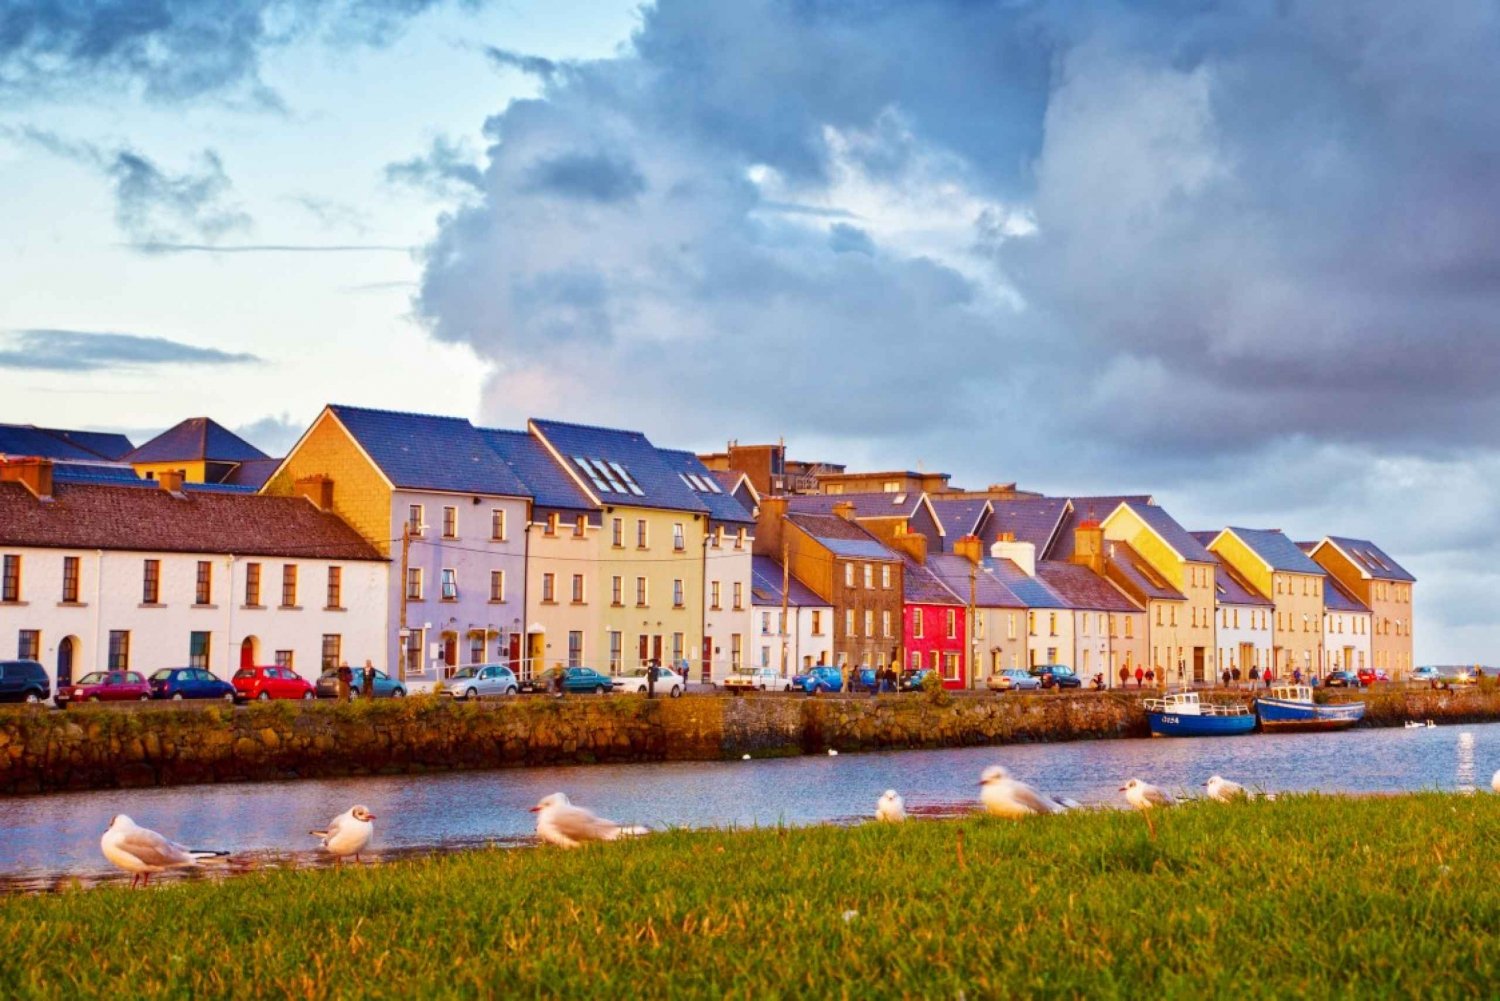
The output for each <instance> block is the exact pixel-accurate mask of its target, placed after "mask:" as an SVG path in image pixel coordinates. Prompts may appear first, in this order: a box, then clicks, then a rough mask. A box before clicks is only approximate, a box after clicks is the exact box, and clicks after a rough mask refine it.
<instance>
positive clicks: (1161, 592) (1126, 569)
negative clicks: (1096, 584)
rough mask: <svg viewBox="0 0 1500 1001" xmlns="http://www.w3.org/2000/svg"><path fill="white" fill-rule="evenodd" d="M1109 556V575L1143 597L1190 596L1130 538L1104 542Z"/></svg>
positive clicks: (1176, 598)
mask: <svg viewBox="0 0 1500 1001" xmlns="http://www.w3.org/2000/svg"><path fill="white" fill-rule="evenodd" d="M1104 552H1105V555H1107V556H1108V557H1109V565H1108V574H1109V576H1110V579H1111V580H1113V581H1114V582H1115V583H1117V584H1119V585H1120V586H1121V587H1123V588H1125V590H1126V591H1128V592H1129V593H1130V594H1131V595H1132V596H1133V597H1135V598H1136V599H1137V600H1140V601H1147V600H1153V599H1154V600H1158V601H1186V600H1187V597H1186V595H1184V594H1183V593H1182V592H1181V591H1179V590H1177V588H1175V587H1173V586H1172V582H1171V581H1169V580H1167V579H1166V578H1165V577H1163V576H1162V575H1161V573H1160V572H1158V571H1157V569H1156V568H1155V567H1153V566H1152V565H1151V564H1150V563H1149V562H1147V560H1146V558H1145V557H1144V556H1142V555H1141V554H1140V553H1139V552H1137V551H1136V549H1135V547H1134V546H1132V545H1131V544H1130V543H1128V542H1120V541H1118V540H1115V539H1108V540H1106V541H1105V543H1104Z"/></svg>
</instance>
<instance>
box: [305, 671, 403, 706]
mask: <svg viewBox="0 0 1500 1001" xmlns="http://www.w3.org/2000/svg"><path fill="white" fill-rule="evenodd" d="M364 684H365V669H364V668H362V667H356V668H354V686H353V689H354V696H355V698H359V697H360V693H362V692H363V691H364V690H365V689H364ZM313 691H315V692H316V693H317V695H318V698H320V699H336V698H338V697H339V672H338V669H337V668H335V669H334V670H332V671H324V672H323V673H322V674H321V675H319V676H318V682H317V684H316V685H314V686H313ZM374 695H375V697H376V698H377V699H401V698H405V697H406V686H405V685H403V684H402V683H401V682H399V681H397V680H396V679H395V678H393V677H391V676H390V675H389V674H386V673H385V672H384V671H380V670H377V671H376V672H375V691H374Z"/></svg>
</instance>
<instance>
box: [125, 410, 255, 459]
mask: <svg viewBox="0 0 1500 1001" xmlns="http://www.w3.org/2000/svg"><path fill="white" fill-rule="evenodd" d="M268 458H270V456H268V455H266V453H264V452H262V451H261V450H260V449H258V448H256V447H255V446H254V445H252V444H250V443H249V442H248V441H246V440H245V439H243V438H241V437H240V436H239V435H237V434H235V433H234V432H233V431H231V430H229V429H228V428H226V427H224V426H223V425H222V424H220V423H218V422H217V421H214V420H212V419H210V418H208V417H189V418H188V419H187V420H185V421H182V422H180V423H178V424H177V425H175V426H174V427H170V428H167V430H165V431H163V432H162V433H161V434H159V435H157V436H156V437H155V438H152V439H151V440H150V441H148V442H146V443H145V444H144V445H142V446H141V447H140V448H138V449H136V450H135V451H133V452H131V453H130V454H129V455H128V456H126V459H127V461H129V462H178V461H191V462H196V461H199V460H203V459H209V460H212V461H215V462H244V461H246V460H248V459H268Z"/></svg>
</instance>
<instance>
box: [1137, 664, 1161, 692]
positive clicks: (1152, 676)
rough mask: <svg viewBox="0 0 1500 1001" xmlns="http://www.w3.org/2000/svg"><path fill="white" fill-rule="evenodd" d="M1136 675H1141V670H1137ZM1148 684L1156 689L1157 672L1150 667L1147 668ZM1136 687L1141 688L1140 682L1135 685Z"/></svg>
mask: <svg viewBox="0 0 1500 1001" xmlns="http://www.w3.org/2000/svg"><path fill="white" fill-rule="evenodd" d="M1136 673H1137V674H1140V673H1141V671H1140V668H1136ZM1146 684H1147V685H1149V686H1150V687H1152V688H1155V687H1156V671H1155V670H1154V669H1152V668H1149V667H1148V668H1146ZM1135 685H1136V687H1137V688H1139V687H1140V686H1141V683H1140V682H1139V681H1137V682H1136V683H1135Z"/></svg>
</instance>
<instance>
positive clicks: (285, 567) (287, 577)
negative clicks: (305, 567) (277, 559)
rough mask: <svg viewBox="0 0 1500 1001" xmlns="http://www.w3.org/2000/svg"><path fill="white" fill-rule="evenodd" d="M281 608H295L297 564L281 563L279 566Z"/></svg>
mask: <svg viewBox="0 0 1500 1001" xmlns="http://www.w3.org/2000/svg"><path fill="white" fill-rule="evenodd" d="M281 607H282V608H296V607H297V564H295V563H283V564H282V566H281Z"/></svg>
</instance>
